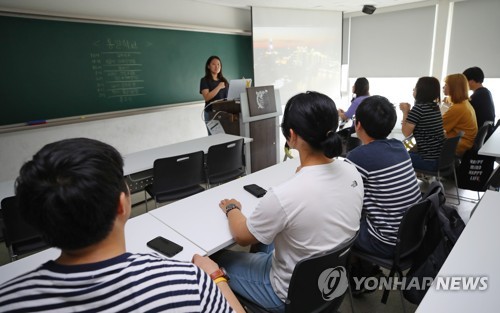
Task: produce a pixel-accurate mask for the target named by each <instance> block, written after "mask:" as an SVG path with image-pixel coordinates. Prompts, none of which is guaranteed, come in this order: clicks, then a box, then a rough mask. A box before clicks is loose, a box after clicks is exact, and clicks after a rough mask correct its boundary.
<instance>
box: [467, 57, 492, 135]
mask: <svg viewBox="0 0 500 313" xmlns="http://www.w3.org/2000/svg"><path fill="white" fill-rule="evenodd" d="M463 74H464V75H465V77H467V80H468V81H469V88H470V90H472V91H473V92H474V93H473V94H472V96H471V97H470V104H471V105H472V107H473V108H474V111H475V112H476V120H477V127H481V126H483V125H484V122H487V121H490V122H495V105H494V104H493V98H492V97H491V93H490V91H489V90H488V89H487V88H486V87H484V86H483V81H484V73H483V71H482V70H481V69H480V68H479V67H477V66H474V67H469V68H468V69H466V70H465V71H464V73H463Z"/></svg>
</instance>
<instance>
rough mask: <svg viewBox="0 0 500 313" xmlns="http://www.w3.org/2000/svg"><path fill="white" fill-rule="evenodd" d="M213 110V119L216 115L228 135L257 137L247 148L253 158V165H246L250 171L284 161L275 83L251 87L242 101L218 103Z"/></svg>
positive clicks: (277, 93)
mask: <svg viewBox="0 0 500 313" xmlns="http://www.w3.org/2000/svg"><path fill="white" fill-rule="evenodd" d="M212 110H213V112H211V113H210V115H211V116H210V118H213V117H214V116H215V119H216V120H218V121H219V122H220V123H221V125H222V128H224V132H225V133H226V134H231V135H236V136H243V137H249V138H252V139H253V141H252V143H251V144H250V145H246V148H245V149H246V150H245V153H247V155H250V161H251V162H250V163H251V164H246V167H247V171H248V172H249V173H253V172H256V171H259V170H261V169H264V168H266V167H269V166H271V165H274V164H277V163H279V162H280V160H279V155H280V153H279V152H280V150H279V149H280V148H281V145H280V143H279V141H280V139H279V134H280V130H279V127H280V125H279V116H280V115H281V102H280V97H279V91H278V90H274V86H261V87H250V88H247V90H246V92H245V93H242V94H241V101H240V102H237V101H219V102H215V103H213V104H212ZM248 146H250V147H248ZM247 163H248V162H247Z"/></svg>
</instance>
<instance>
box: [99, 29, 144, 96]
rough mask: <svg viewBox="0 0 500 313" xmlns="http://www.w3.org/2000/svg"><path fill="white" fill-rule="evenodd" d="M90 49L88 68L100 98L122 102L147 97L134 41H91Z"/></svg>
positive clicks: (137, 49) (108, 39)
mask: <svg viewBox="0 0 500 313" xmlns="http://www.w3.org/2000/svg"><path fill="white" fill-rule="evenodd" d="M93 49H94V50H95V51H92V52H91V53H90V67H91V69H92V71H93V73H94V77H95V81H96V92H97V95H98V97H99V98H106V99H117V100H118V101H119V102H122V103H123V102H131V101H132V100H133V98H134V97H140V96H145V95H146V92H145V81H144V79H143V75H142V71H143V66H142V63H141V57H142V52H141V51H140V47H139V45H138V44H137V42H136V41H133V40H128V39H112V38H106V39H105V40H98V41H95V42H93Z"/></svg>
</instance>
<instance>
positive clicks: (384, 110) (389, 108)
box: [356, 96, 397, 139]
mask: <svg viewBox="0 0 500 313" xmlns="http://www.w3.org/2000/svg"><path fill="white" fill-rule="evenodd" d="M396 118H397V116H396V109H395V108H394V105H393V104H392V103H390V102H389V100H387V98H385V97H382V96H371V97H368V98H365V99H363V101H361V103H360V104H359V106H358V108H357V109H356V123H361V126H362V127H363V129H364V130H365V132H366V134H367V135H368V136H370V137H372V138H374V139H384V138H387V136H388V135H389V134H390V133H391V131H392V129H393V128H394V125H396Z"/></svg>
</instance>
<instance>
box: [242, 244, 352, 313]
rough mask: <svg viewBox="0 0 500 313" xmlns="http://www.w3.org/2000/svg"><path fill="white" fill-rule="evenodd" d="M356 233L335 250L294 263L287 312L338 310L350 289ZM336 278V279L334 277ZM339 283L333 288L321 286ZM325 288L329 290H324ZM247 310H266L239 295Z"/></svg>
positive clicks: (264, 312)
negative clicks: (350, 271)
mask: <svg viewBox="0 0 500 313" xmlns="http://www.w3.org/2000/svg"><path fill="white" fill-rule="evenodd" d="M356 237H357V235H356V236H354V237H353V238H351V239H349V240H348V241H346V242H344V243H342V244H340V245H338V246H337V247H335V248H334V249H332V250H330V251H327V252H324V253H322V254H319V255H315V256H311V257H309V258H306V259H304V260H301V261H299V262H298V263H297V265H295V268H294V270H293V273H292V278H291V280H290V285H289V287H288V295H287V299H286V301H285V312H286V313H304V312H315V313H322V312H325V313H326V312H336V311H337V309H338V308H339V307H340V305H341V304H342V301H343V300H344V296H345V294H346V292H347V290H348V286H349V279H348V275H349V273H348V271H347V270H348V259H349V255H350V251H351V246H352V244H353V243H354V241H355V240H356ZM332 277H336V279H337V280H336V281H335V280H333V279H332ZM323 281H324V284H325V285H326V284H328V283H330V282H332V281H335V282H336V288H334V289H332V290H327V289H328V288H326V289H321V287H320V285H321V283H322V282H323ZM325 291H326V293H325ZM238 298H239V299H240V301H241V303H242V305H243V307H244V308H245V309H246V310H247V312H253V313H266V312H268V311H266V310H265V309H263V308H262V307H260V306H258V305H257V304H255V303H253V302H250V301H248V300H246V299H245V298H243V297H241V296H238Z"/></svg>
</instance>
